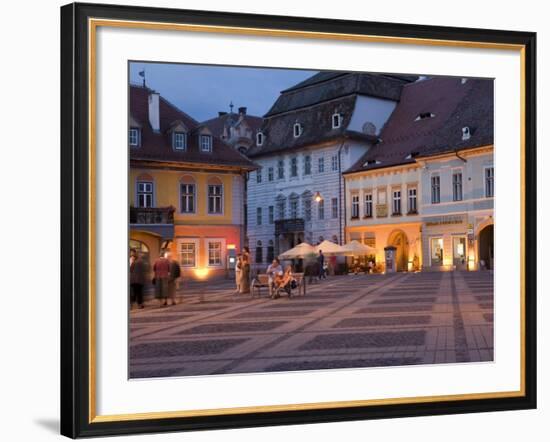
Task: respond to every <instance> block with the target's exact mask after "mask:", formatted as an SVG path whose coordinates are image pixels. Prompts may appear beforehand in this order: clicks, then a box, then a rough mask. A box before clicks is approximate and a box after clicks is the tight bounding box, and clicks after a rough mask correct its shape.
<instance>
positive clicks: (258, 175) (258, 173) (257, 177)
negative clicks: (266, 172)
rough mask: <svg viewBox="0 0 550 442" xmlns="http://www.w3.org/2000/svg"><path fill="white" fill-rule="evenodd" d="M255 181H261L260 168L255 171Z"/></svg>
mask: <svg viewBox="0 0 550 442" xmlns="http://www.w3.org/2000/svg"><path fill="white" fill-rule="evenodd" d="M256 182H257V183H258V184H260V183H261V182H262V169H258V170H257V171H256Z"/></svg>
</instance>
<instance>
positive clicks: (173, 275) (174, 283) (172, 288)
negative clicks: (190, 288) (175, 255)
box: [165, 253, 181, 305]
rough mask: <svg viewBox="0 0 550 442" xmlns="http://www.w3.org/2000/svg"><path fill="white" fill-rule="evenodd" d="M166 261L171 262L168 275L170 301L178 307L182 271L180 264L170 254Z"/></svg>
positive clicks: (167, 254)
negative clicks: (177, 294)
mask: <svg viewBox="0 0 550 442" xmlns="http://www.w3.org/2000/svg"><path fill="white" fill-rule="evenodd" d="M165 256H166V259H167V260H168V261H170V272H169V275H168V299H170V304H172V305H176V289H177V288H178V285H179V281H178V279H179V277H180V276H181V269H180V265H179V263H178V262H177V261H176V260H175V259H172V258H171V255H170V253H166V255H165Z"/></svg>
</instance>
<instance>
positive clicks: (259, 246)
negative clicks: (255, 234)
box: [256, 241, 264, 263]
mask: <svg viewBox="0 0 550 442" xmlns="http://www.w3.org/2000/svg"><path fill="white" fill-rule="evenodd" d="M263 255H264V253H263V249H262V242H261V241H258V242H257V243H256V263H262V262H264V256H263Z"/></svg>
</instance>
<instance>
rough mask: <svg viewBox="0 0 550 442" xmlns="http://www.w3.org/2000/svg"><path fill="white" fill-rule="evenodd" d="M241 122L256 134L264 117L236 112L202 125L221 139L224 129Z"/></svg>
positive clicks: (212, 119) (204, 122)
mask: <svg viewBox="0 0 550 442" xmlns="http://www.w3.org/2000/svg"><path fill="white" fill-rule="evenodd" d="M241 117H242V118H241ZM241 121H244V122H245V123H246V124H247V125H248V126H249V127H250V129H251V130H252V133H253V134H255V133H256V132H257V131H258V130H259V129H260V127H261V126H262V123H263V121H264V120H263V118H262V117H256V116H255V115H249V114H245V115H240V114H237V113H234V112H228V113H227V114H224V115H219V116H217V117H215V118H211V119H210V120H206V121H203V122H202V123H201V124H202V125H204V126H206V127H208V129H210V130H211V131H212V134H214V135H215V136H217V137H221V136H222V134H223V128H224V127H233V126H236V125H237V124H239V123H240V122H241Z"/></svg>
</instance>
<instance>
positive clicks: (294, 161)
mask: <svg viewBox="0 0 550 442" xmlns="http://www.w3.org/2000/svg"><path fill="white" fill-rule="evenodd" d="M290 176H291V177H297V176H298V158H296V157H292V158H291V159H290Z"/></svg>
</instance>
